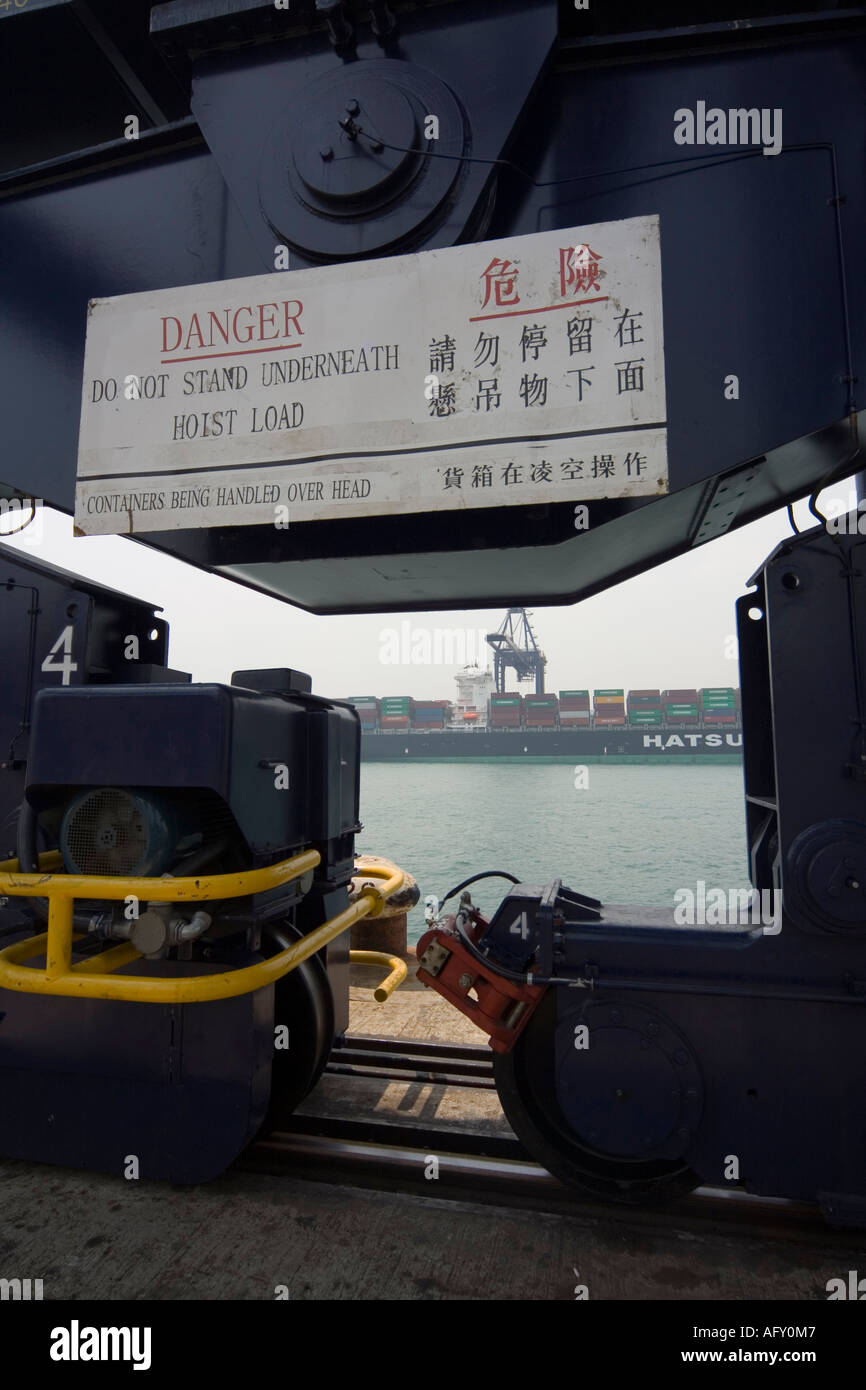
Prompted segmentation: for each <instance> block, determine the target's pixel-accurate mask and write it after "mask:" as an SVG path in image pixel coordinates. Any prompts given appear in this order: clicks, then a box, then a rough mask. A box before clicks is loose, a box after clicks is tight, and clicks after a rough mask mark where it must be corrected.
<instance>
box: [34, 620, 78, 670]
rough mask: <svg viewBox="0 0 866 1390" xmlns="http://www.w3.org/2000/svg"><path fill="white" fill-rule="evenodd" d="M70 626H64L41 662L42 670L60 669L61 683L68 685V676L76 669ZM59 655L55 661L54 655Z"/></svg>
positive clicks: (76, 663)
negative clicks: (58, 658)
mask: <svg viewBox="0 0 866 1390" xmlns="http://www.w3.org/2000/svg"><path fill="white" fill-rule="evenodd" d="M72 632H73V629H72V626H71V624H70V626H69V627H65V628H64V629H63V631H62V632H61V634H60V636H59V637H58V639H57V641H56V642H55V643H54V646H53V647H52V648H51V651H50V652H49V653H48V655H47V656H46V658H45V660H44V661H43V663H42V670H43V671H62V672H63V680H62V681H61V682H60V683H61V685H69V678H70V676H71V675H72V672H73V671H77V670H78V662H77V661H73V660H72ZM58 656H59V657H61V658H62V659H61V660H60V661H55V659H54V658H55V657H58Z"/></svg>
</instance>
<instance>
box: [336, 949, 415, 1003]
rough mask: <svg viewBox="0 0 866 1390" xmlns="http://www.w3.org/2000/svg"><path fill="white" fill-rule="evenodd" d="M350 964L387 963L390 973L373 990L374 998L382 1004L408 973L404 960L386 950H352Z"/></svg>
mask: <svg viewBox="0 0 866 1390" xmlns="http://www.w3.org/2000/svg"><path fill="white" fill-rule="evenodd" d="M349 964H350V965H387V966H388V967H389V968H390V971H391V973H390V975H388V976H387V978H386V979H384V980H383V981H382V983H381V984H380V985H377V986H376V988H375V989H374V990H373V998H374V999H375V1000H377V1002H378V1003H380V1004H384V1002H385V1000H386V999H387V998H388V996H389V995H390V994H393V993H394V990H395V989H396V988H397V986H398V985H402V983H403V981H404V980H405V978H406V975H407V973H408V972H407V970H406V962H405V961H404V960H401V959H400V957H399V956H389V955H388V954H387V953H386V952H385V951H350V952H349Z"/></svg>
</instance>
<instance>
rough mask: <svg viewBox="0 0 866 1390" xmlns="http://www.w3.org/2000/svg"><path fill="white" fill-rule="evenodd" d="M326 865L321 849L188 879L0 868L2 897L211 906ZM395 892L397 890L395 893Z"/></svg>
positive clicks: (9, 864)
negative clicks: (237, 870)
mask: <svg viewBox="0 0 866 1390" xmlns="http://www.w3.org/2000/svg"><path fill="white" fill-rule="evenodd" d="M321 862H322V856H321V855H320V854H319V851H318V850H316V849H307V850H304V852H303V853H302V854H296V855H295V856H294V857H293V858H292V859H284V860H282V862H281V863H279V864H269V865H268V866H267V867H266V868H264V869H245V870H244V871H243V872H242V873H238V874H199V875H198V877H195V878H193V877H189V878H126V877H124V876H123V875H121V874H118V875H117V876H114V875H111V876H108V875H104V876H102V875H100V876H97V875H96V874H52V873H38V874H22V873H19V872H18V861H17V860H16V859H6V860H4V861H3V863H0V893H8V894H10V895H11V896H12V897H19V898H21V897H34V898H41V897H45V896H47V897H49V898H50V897H51V896H54V897H63V898H130V897H134V898H138V899H139V900H142V899H143V900H144V901H145V902H148V901H149V902H157V903H174V902H177V903H181V902H209V901H211V900H212V899H214V898H217V899H219V898H242V897H245V896H246V895H247V894H248V893H266V892H267V891H268V890H269V889H271V888H281V887H282V885H283V884H284V883H288V882H289V881H290V880H291V879H293V878H301V877H303V875H304V874H305V873H307V872H308V871H309V870H310V869H315V867H316V865H317V864H320V863H321ZM391 891H392V892H393V891H394V890H393V889H392V890H391Z"/></svg>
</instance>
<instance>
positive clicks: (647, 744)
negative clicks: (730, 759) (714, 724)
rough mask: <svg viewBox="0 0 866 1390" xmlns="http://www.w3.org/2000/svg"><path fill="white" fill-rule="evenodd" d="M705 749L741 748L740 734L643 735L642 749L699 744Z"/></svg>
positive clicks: (695, 745) (741, 737)
mask: <svg viewBox="0 0 866 1390" xmlns="http://www.w3.org/2000/svg"><path fill="white" fill-rule="evenodd" d="M701 743H702V744H704V745H705V747H707V748H721V747H722V745H723V744H725V745H727V746H728V747H729V748H742V746H743V735H742V734H669V735H668V736H667V737H665V735H664V734H644V736H643V746H644V748H661V749H662V750H664V749H665V748H697V747H698V745H699V744H701Z"/></svg>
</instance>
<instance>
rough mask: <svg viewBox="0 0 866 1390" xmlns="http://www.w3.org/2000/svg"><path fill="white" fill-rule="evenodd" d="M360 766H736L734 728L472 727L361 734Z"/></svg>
mask: <svg viewBox="0 0 866 1390" xmlns="http://www.w3.org/2000/svg"><path fill="white" fill-rule="evenodd" d="M361 757H362V759H363V760H364V761H366V762H440V761H446V762H447V761H460V762H462V761H463V760H464V759H469V760H470V761H473V762H486V761H488V760H490V761H494V762H501V761H503V760H507V761H511V762H529V761H533V760H536V761H537V760H542V761H551V762H562V761H570V760H571V759H572V758H576V759H582V760H583V761H584V762H587V763H590V762H653V763H655V762H673V761H679V762H682V761H687V762H706V761H709V760H714V761H716V762H720V761H721V762H728V763H740V762H742V758H743V735H742V731H741V730H740V729H726V730H725V731H724V732H723V731H721V730H710V729H674V728H668V729H657V730H654V731H653V732H648V731H645V730H643V729H472V730H468V729H467V730H463V729H459V730H449V729H442V730H439V731H436V730H433V731H431V732H419V731H418V730H417V729H411V730H408V731H406V732H401V731H394V732H390V731H389V732H387V733H373V732H362V734H361Z"/></svg>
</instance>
